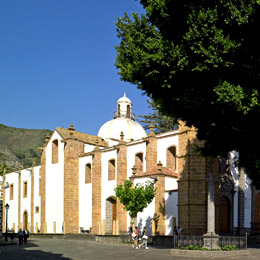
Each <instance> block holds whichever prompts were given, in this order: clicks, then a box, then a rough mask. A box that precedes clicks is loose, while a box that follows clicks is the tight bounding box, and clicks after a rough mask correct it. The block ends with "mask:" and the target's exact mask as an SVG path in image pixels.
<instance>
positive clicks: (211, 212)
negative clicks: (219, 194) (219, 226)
mask: <svg viewBox="0 0 260 260" xmlns="http://www.w3.org/2000/svg"><path fill="white" fill-rule="evenodd" d="M207 182H208V209H207V213H208V214H207V216H208V221H207V233H206V234H205V235H204V236H203V239H204V245H203V247H204V248H207V249H217V248H219V237H218V235H217V234H216V233H215V195H214V192H215V185H214V184H215V180H214V175H213V172H212V170H210V171H209V174H208V178H207Z"/></svg>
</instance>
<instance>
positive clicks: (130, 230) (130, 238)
mask: <svg viewBox="0 0 260 260" xmlns="http://www.w3.org/2000/svg"><path fill="white" fill-rule="evenodd" d="M132 233H133V228H132V226H130V227H129V228H128V237H129V242H131V241H132Z"/></svg>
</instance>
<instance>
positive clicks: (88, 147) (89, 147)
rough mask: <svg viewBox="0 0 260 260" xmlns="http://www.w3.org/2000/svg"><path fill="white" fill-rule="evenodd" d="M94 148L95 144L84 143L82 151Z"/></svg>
mask: <svg viewBox="0 0 260 260" xmlns="http://www.w3.org/2000/svg"><path fill="white" fill-rule="evenodd" d="M94 148H95V145H92V144H84V148H83V149H84V153H88V152H92V151H93V149H94Z"/></svg>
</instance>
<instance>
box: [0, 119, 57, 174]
mask: <svg viewBox="0 0 260 260" xmlns="http://www.w3.org/2000/svg"><path fill="white" fill-rule="evenodd" d="M51 133H52V131H50V130H47V129H23V128H15V127H9V126H5V125H3V124H0V164H1V165H3V164H6V165H7V166H9V167H10V168H13V169H15V168H18V166H19V164H21V165H22V167H23V168H26V167H30V166H32V163H33V161H34V160H35V162H36V164H40V155H41V152H40V151H39V149H38V147H40V146H42V145H43V144H44V138H45V136H46V134H48V135H51Z"/></svg>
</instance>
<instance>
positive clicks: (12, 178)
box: [4, 172, 19, 232]
mask: <svg viewBox="0 0 260 260" xmlns="http://www.w3.org/2000/svg"><path fill="white" fill-rule="evenodd" d="M5 181H6V182H8V183H9V188H7V189H5V190H4V192H5V203H8V205H9V210H8V226H9V228H12V227H13V223H14V224H15V232H17V230H18V185H19V174H18V172H13V173H9V174H6V179H5ZM11 184H13V185H14V193H13V200H10V185H11Z"/></svg>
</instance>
